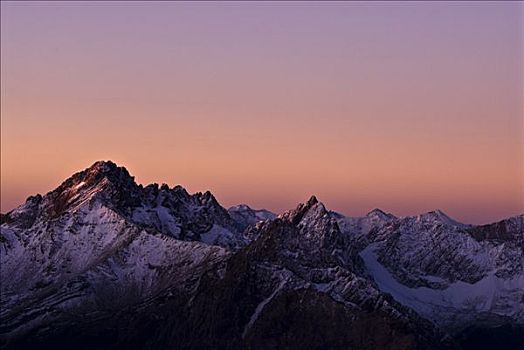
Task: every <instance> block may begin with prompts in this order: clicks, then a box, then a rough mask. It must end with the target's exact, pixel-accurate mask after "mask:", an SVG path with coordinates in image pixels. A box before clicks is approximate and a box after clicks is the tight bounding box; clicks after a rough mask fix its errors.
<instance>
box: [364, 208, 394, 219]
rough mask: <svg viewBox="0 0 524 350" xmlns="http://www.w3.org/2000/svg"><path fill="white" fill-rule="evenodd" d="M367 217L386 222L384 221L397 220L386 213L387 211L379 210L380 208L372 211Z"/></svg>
mask: <svg viewBox="0 0 524 350" xmlns="http://www.w3.org/2000/svg"><path fill="white" fill-rule="evenodd" d="M366 217H368V218H377V219H380V220H384V221H387V220H394V219H396V216H395V215H393V214H390V213H386V212H385V211H383V210H381V209H378V208H375V209H373V210H371V211H370V212H369V213H367V214H366Z"/></svg>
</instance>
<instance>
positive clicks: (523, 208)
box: [1, 3, 524, 223]
mask: <svg viewBox="0 0 524 350" xmlns="http://www.w3.org/2000/svg"><path fill="white" fill-rule="evenodd" d="M522 9H523V5H522V3H504V4H498V5H497V4H491V3H490V4H487V3H486V4H478V3H477V4H470V5H469V6H468V5H467V4H462V5H460V6H459V5H453V4H449V3H429V4H427V3H408V4H406V3H405V4H402V5H400V4H398V5H397V6H391V5H385V4H382V6H381V5H380V4H369V5H364V4H359V3H332V4H325V5H322V6H321V4H315V3H309V4H308V3H296V4H278V3H276V4H269V3H268V4H263V3H255V4H244V3H229V4H222V5H220V4H214V3H207V4H198V3H195V4H191V3H154V4H150V5H147V4H145V3H128V4H126V5H115V4H113V5H111V6H110V5H104V4H102V3H98V4H87V3H86V4H80V3H77V4H76V5H73V4H72V3H69V4H59V3H55V4H52V5H47V6H45V5H43V4H38V3H32V4H22V3H2V21H1V22H2V23H1V25H2V28H1V29H2V30H1V36H2V37H1V39H2V40H1V42H2V60H1V68H2V77H1V82H2V109H1V115H2V119H1V127H2V128H1V190H2V191H1V197H2V198H1V211H2V212H6V211H8V210H10V209H12V208H14V207H15V206H17V205H19V204H21V203H22V202H23V201H24V200H25V198H26V197H27V196H29V195H32V194H35V193H46V192H48V191H50V190H52V189H54V188H55V187H56V186H57V185H59V184H60V182H61V181H63V180H65V179H66V178H67V177H68V176H70V175H72V174H73V173H74V172H76V171H79V170H82V169H84V168H86V167H88V166H90V165H91V164H92V163H94V162H95V161H97V160H108V159H110V160H112V161H114V162H115V163H117V164H118V165H121V166H125V167H126V168H127V169H128V170H129V172H130V173H131V174H132V175H134V176H135V178H136V180H137V181H138V182H139V183H143V184H147V183H151V182H157V183H162V182H165V183H168V184H169V185H171V186H174V185H176V184H181V185H182V186H184V187H186V188H187V189H188V191H190V192H195V191H204V190H208V189H209V190H211V191H212V192H213V194H214V195H215V196H216V197H217V199H218V200H219V201H220V202H221V204H223V205H224V206H226V207H227V206H230V205H235V204H239V203H247V204H248V205H250V206H253V207H255V208H267V209H269V210H273V211H275V212H281V211H283V210H287V209H290V208H293V207H294V206H296V205H297V203H298V202H303V201H304V200H307V198H308V197H309V196H310V195H312V194H315V195H317V197H318V198H319V199H320V200H322V201H323V202H324V203H325V204H326V206H327V207H328V208H330V209H332V210H335V211H339V212H341V213H343V214H346V215H351V216H358V215H363V214H365V213H366V212H367V211H369V210H371V209H373V208H375V207H379V208H381V209H383V210H385V211H389V212H392V213H393V214H395V215H399V216H403V215H413V214H418V213H422V212H425V211H429V210H433V209H436V208H440V209H442V210H443V211H445V212H446V213H448V214H449V215H450V216H452V217H454V218H456V219H458V220H461V221H464V222H467V223H488V222H491V221H495V220H498V219H502V218H504V217H508V216H511V215H516V214H519V213H523V212H524V180H523V179H524V151H523V148H524V141H523V139H524V123H523V113H524V110H523V100H524V95H523V80H524V76H523V74H524V73H523V67H522V62H523V58H524V57H523V48H522V45H523V44H522V41H523V33H522V32H523V22H524V20H523V18H524V15H523V10H522ZM268 23H273V25H272V26H268V25H267V24H268Z"/></svg>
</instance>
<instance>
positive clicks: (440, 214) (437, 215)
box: [418, 209, 466, 226]
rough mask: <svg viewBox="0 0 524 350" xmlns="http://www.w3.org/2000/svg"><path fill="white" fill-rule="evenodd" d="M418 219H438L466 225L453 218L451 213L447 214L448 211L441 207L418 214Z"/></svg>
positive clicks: (446, 222) (448, 222) (453, 224)
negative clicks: (445, 211)
mask: <svg viewBox="0 0 524 350" xmlns="http://www.w3.org/2000/svg"><path fill="white" fill-rule="evenodd" d="M418 219H419V220H423V221H437V222H440V223H443V224H446V225H452V226H466V225H465V224H463V223H461V222H459V221H457V220H455V219H453V218H451V217H450V216H449V215H447V214H446V213H444V211H442V210H440V209H435V210H432V211H429V212H427V213H424V214H421V215H419V216H418Z"/></svg>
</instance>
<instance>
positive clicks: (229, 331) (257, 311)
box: [0, 161, 524, 349]
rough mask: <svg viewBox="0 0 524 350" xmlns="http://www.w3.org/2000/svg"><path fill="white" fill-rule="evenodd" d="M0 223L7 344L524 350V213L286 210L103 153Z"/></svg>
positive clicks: (306, 206)
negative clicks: (221, 197) (169, 178)
mask: <svg viewBox="0 0 524 350" xmlns="http://www.w3.org/2000/svg"><path fill="white" fill-rule="evenodd" d="M0 219H1V231H0V262H1V265H0V281H1V285H0V348H5V349H33V348H53V349H70V348H78V349H300V348H308V349H483V348H485V349H490V348H493V347H497V348H505V349H524V326H523V325H524V254H523V252H524V215H520V216H515V217H511V218H508V219H505V220H502V221H500V222H496V223H493V224H489V225H482V226H473V225H465V224H462V223H459V222H457V221H455V220H453V219H451V218H450V217H448V216H447V215H446V214H445V213H443V212H441V211H438V210H436V211H432V212H429V213H425V214H422V215H418V216H412V217H402V218H397V217H395V216H394V215H392V214H388V213H385V212H383V211H381V210H380V209H375V210H373V211H371V212H370V213H368V214H367V215H366V216H364V217H346V216H343V215H341V214H338V213H335V212H333V211H330V210H328V209H327V208H326V207H325V206H324V205H323V204H322V203H321V202H319V201H318V200H317V199H316V198H315V197H314V196H313V197H311V198H310V199H309V200H308V201H307V202H306V203H303V204H299V205H298V206H297V207H296V208H295V209H294V210H290V211H288V212H285V213H283V214H281V215H278V216H277V215H275V214H273V213H271V212H269V211H267V210H255V209H252V208H250V207H248V206H247V205H238V206H235V207H232V208H229V209H226V208H224V207H222V206H221V205H220V204H219V202H218V201H217V200H216V198H215V197H214V196H213V195H212V194H211V193H210V192H205V193H195V194H189V193H188V192H187V191H186V190H185V189H184V188H183V187H181V186H175V187H173V188H170V187H169V186H167V185H161V186H159V185H157V184H152V185H148V186H145V187H144V186H142V185H138V184H136V182H135V181H134V178H133V177H132V176H131V175H130V174H129V173H128V171H127V170H126V169H125V168H123V167H119V166H117V165H116V164H114V163H112V162H110V161H102V162H96V163H95V164H93V165H92V166H91V167H90V168H88V169H86V170H84V171H81V172H78V173H76V174H74V175H73V176H71V177H70V178H69V179H67V180H66V181H64V182H63V183H62V184H61V185H60V186H59V187H58V188H56V189H55V190H53V191H51V192H49V193H47V194H46V195H44V196H42V195H36V196H32V197H29V198H28V199H27V201H26V202H25V203H24V204H22V205H21V206H19V207H18V208H16V209H14V210H12V211H10V212H8V213H6V214H2V215H1V217H0Z"/></svg>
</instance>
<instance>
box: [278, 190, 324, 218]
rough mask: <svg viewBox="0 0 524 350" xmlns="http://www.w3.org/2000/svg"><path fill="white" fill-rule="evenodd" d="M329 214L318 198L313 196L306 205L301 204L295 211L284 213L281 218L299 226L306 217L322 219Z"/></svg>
mask: <svg viewBox="0 0 524 350" xmlns="http://www.w3.org/2000/svg"><path fill="white" fill-rule="evenodd" d="M327 213H328V211H327V210H326V207H325V206H324V204H323V203H322V202H319V201H318V199H317V197H315V196H311V197H310V198H309V200H308V201H307V202H306V203H300V204H299V205H298V206H297V207H296V208H295V209H293V210H289V211H287V212H285V213H283V214H282V215H280V217H281V218H282V219H285V220H289V221H290V222H291V223H293V224H294V225H297V224H298V223H299V222H300V221H302V220H303V219H304V218H306V217H322V216H324V215H326V214H327Z"/></svg>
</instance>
